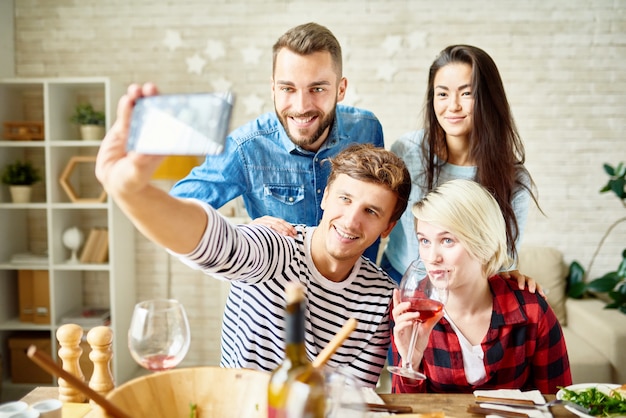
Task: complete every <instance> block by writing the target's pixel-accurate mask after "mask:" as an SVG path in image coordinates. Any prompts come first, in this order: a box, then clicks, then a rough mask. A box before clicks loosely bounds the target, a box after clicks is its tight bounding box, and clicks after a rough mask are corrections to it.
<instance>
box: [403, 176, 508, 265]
mask: <svg viewBox="0 0 626 418" xmlns="http://www.w3.org/2000/svg"><path fill="white" fill-rule="evenodd" d="M413 215H414V216H415V218H416V221H417V222H419V221H424V222H428V223H430V224H433V225H437V226H438V227H441V228H443V229H445V230H447V231H449V232H450V233H451V234H453V235H454V236H456V237H457V238H458V239H459V241H460V242H461V244H462V245H463V247H465V249H466V250H467V251H468V252H469V253H470V254H471V255H472V256H473V257H474V258H476V259H477V260H479V261H480V263H481V264H482V265H483V271H484V272H485V273H486V274H487V276H488V277H490V276H492V275H494V274H496V273H497V272H498V271H500V270H502V269H503V268H504V269H507V268H508V267H510V266H511V265H512V261H513V260H512V259H511V258H510V257H509V255H508V252H507V238H506V225H505V223H504V217H503V216H502V212H501V210H500V206H499V205H498V202H497V201H496V199H495V198H494V197H493V196H492V195H491V193H489V192H488V191H487V190H486V189H485V188H484V187H483V186H481V185H480V184H478V183H476V182H475V181H472V180H464V179H456V180H451V181H448V182H446V183H443V184H442V185H440V186H439V187H437V188H435V189H434V190H433V191H431V192H430V193H428V194H427V195H426V197H425V198H424V199H422V200H421V201H419V202H417V203H416V204H415V205H414V206H413Z"/></svg>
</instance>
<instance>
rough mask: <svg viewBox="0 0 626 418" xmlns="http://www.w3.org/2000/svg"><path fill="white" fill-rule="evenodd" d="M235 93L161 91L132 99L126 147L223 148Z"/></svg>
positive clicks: (170, 151) (147, 150) (199, 151)
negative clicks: (132, 106) (171, 92)
mask: <svg viewBox="0 0 626 418" xmlns="http://www.w3.org/2000/svg"><path fill="white" fill-rule="evenodd" d="M233 103H234V95H233V94H232V93H230V92H228V93H192V94H164V95H157V96H148V97H143V98H141V99H139V100H137V102H136V103H135V107H134V109H133V115H132V118H131V123H130V134H129V138H128V146H127V149H128V150H129V151H136V152H139V153H142V154H155V155H215V154H219V153H221V152H222V151H223V149H224V142H225V140H226V136H227V135H228V129H229V126H230V119H231V113H232V107H233Z"/></svg>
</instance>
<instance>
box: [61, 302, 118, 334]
mask: <svg viewBox="0 0 626 418" xmlns="http://www.w3.org/2000/svg"><path fill="white" fill-rule="evenodd" d="M61 323H62V324H76V325H79V326H81V327H82V328H84V329H90V328H93V327H97V326H100V325H111V311H110V310H109V309H108V308H90V307H84V308H80V309H76V310H74V311H71V312H68V313H67V314H66V315H64V316H63V317H62V318H61Z"/></svg>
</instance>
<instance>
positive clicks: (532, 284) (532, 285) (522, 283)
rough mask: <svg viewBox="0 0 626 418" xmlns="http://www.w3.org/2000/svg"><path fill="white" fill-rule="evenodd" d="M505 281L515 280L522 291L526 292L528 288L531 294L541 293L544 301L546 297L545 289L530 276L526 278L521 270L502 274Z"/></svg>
mask: <svg viewBox="0 0 626 418" xmlns="http://www.w3.org/2000/svg"><path fill="white" fill-rule="evenodd" d="M500 276H502V277H504V278H505V279H509V280H514V281H516V282H517V286H518V287H519V289H520V290H524V289H525V288H526V286H528V291H529V292H530V293H535V292H537V293H539V294H540V295H541V296H542V297H543V298H544V299H545V297H546V295H545V292H544V289H543V287H542V286H541V285H540V284H539V283H537V282H536V281H535V279H533V278H532V277H530V276H525V275H524V274H522V273H520V271H519V270H509V271H503V272H501V273H500Z"/></svg>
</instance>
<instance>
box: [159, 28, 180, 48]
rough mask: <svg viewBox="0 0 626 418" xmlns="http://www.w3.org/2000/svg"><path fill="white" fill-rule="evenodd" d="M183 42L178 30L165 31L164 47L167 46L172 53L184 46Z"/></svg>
mask: <svg viewBox="0 0 626 418" xmlns="http://www.w3.org/2000/svg"><path fill="white" fill-rule="evenodd" d="M182 44H183V40H182V39H181V37H180V32H178V31H176V30H167V31H165V39H163V45H165V46H166V47H167V48H168V49H169V50H170V51H175V50H176V49H178V48H179V47H180V46H182Z"/></svg>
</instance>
